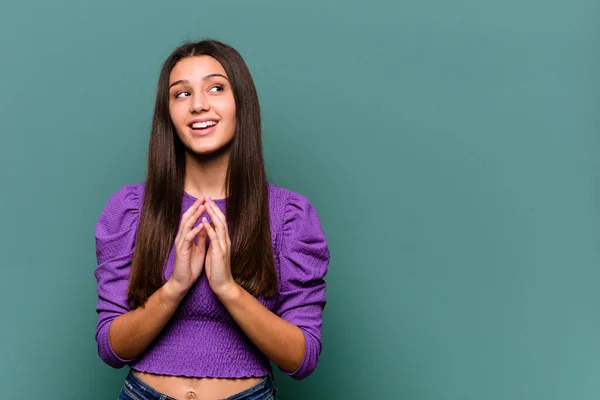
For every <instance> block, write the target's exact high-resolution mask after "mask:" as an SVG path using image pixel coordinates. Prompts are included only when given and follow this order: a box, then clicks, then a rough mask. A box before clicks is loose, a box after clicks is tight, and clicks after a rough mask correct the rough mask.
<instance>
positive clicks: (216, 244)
mask: <svg viewBox="0 0 600 400" xmlns="http://www.w3.org/2000/svg"><path fill="white" fill-rule="evenodd" d="M202 224H203V225H204V228H205V229H206V233H208V237H209V238H210V247H213V248H216V249H218V250H219V251H221V249H222V248H221V242H220V241H219V236H218V235H217V232H215V230H214V229H213V227H212V226H210V224H209V223H208V221H207V220H206V217H204V218H202Z"/></svg>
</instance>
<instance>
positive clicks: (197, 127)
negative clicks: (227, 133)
mask: <svg viewBox="0 0 600 400" xmlns="http://www.w3.org/2000/svg"><path fill="white" fill-rule="evenodd" d="M218 123H219V121H216V120H209V121H202V122H194V123H193V124H189V125H188V126H189V127H190V128H192V130H194V131H197V132H202V131H204V130H208V129H210V128H212V127H214V126H216V125H217V124H218Z"/></svg>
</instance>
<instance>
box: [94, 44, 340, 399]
mask: <svg viewBox="0 0 600 400" xmlns="http://www.w3.org/2000/svg"><path fill="white" fill-rule="evenodd" d="M95 236H96V253H97V259H98V266H97V268H96V270H95V276H96V280H97V283H98V284H97V290H98V306H97V312H98V325H97V331H96V341H97V343H98V352H99V355H100V357H101V358H102V360H104V361H105V362H106V363H107V364H109V365H110V366H112V367H115V368H121V367H123V366H125V365H129V366H130V368H131V370H130V372H129V375H128V377H127V379H126V380H125V383H124V385H123V388H122V389H121V393H120V394H119V399H173V398H175V399H223V398H228V399H273V398H275V397H276V389H275V386H274V382H273V378H272V373H271V372H272V371H271V362H272V363H274V364H276V365H277V367H278V368H279V369H281V370H282V371H283V372H285V373H286V374H288V375H290V376H292V377H293V378H295V379H303V378H305V377H307V376H308V375H309V374H310V373H311V372H312V371H313V370H314V369H315V367H316V366H317V363H318V359H319V354H320V352H321V325H322V311H323V307H324V306H325V282H324V279H323V278H324V276H325V274H326V272H327V267H328V264H329V250H328V246H327V243H326V239H325V236H324V234H323V230H322V228H321V225H320V222H319V218H318V216H317V213H316V211H315V209H314V207H313V206H312V204H311V203H310V202H309V200H308V199H307V198H306V197H304V196H302V195H300V194H298V193H295V192H292V191H289V190H286V189H284V188H281V187H277V186H275V185H274V184H272V183H270V182H268V181H267V179H266V173H265V168H264V165H263V155H262V144H261V121H260V108H259V103H258V96H257V93H256V89H255V86H254V82H253V80H252V77H251V75H250V72H249V70H248V67H247V66H246V64H245V63H244V61H243V59H242V57H241V56H240V55H239V53H238V52H237V51H236V50H234V49H233V48H232V47H230V46H228V45H226V44H224V43H221V42H218V41H214V40H206V41H201V42H189V43H185V44H183V45H182V46H180V47H178V48H177V49H175V51H174V52H173V53H172V54H171V55H170V56H169V57H168V58H167V60H166V61H165V63H164V65H163V67H162V70H161V72H160V77H159V81H158V92H157V98H156V104H155V109H154V117H153V121H152V132H151V136H150V145H149V152H148V167H147V177H146V181H145V182H144V183H141V184H133V185H126V186H124V187H122V188H121V189H120V190H118V191H116V192H115V193H114V194H113V195H112V196H111V198H110V199H109V200H108V203H107V205H106V207H105V208H104V210H103V211H102V214H101V215H100V218H99V220H98V224H97V226H96V232H95Z"/></svg>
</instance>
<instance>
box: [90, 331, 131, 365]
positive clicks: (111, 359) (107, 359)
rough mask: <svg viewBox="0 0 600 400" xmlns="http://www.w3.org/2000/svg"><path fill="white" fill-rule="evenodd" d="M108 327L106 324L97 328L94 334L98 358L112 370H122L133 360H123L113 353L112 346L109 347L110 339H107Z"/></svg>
mask: <svg viewBox="0 0 600 400" xmlns="http://www.w3.org/2000/svg"><path fill="white" fill-rule="evenodd" d="M109 327H110V323H107V324H105V325H104V326H101V327H99V328H98V330H97V332H96V344H97V347H98V356H99V357H100V359H101V360H102V361H104V363H106V364H107V365H109V366H111V367H112V368H116V369H119V368H123V367H124V366H126V365H127V364H128V363H129V362H131V361H133V360H125V359H123V358H121V357H119V356H118V355H117V354H116V353H115V351H114V350H113V348H112V346H111V345H110V339H109V337H108V329H109Z"/></svg>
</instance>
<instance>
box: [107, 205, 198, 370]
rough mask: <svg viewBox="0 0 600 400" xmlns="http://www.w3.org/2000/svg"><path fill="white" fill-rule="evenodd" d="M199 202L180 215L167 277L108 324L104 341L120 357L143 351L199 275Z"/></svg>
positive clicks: (125, 358) (130, 356)
mask: <svg viewBox="0 0 600 400" xmlns="http://www.w3.org/2000/svg"><path fill="white" fill-rule="evenodd" d="M203 203H204V198H200V199H198V200H197V201H196V202H195V203H194V204H193V205H192V206H191V207H190V208H189V209H188V210H187V211H186V212H185V213H184V214H183V216H182V219H181V224H180V228H179V231H178V232H177V236H176V237H175V243H174V246H175V264H174V266H173V273H172V275H171V277H170V278H169V280H168V281H167V282H166V283H165V284H164V285H163V286H162V287H161V288H159V289H158V290H157V291H156V292H154V293H153V294H152V295H151V296H150V297H148V300H146V302H145V303H144V305H143V306H141V307H138V308H136V309H134V310H130V311H127V312H125V313H123V314H121V315H119V316H118V317H116V318H114V320H113V321H112V322H111V323H110V326H109V328H108V341H109V344H110V348H111V349H112V351H113V352H114V353H115V355H116V356H117V357H119V358H120V359H123V360H130V359H133V358H135V357H137V356H138V355H140V354H141V353H142V352H144V350H146V348H147V347H148V346H149V345H150V343H152V341H153V340H154V339H155V338H156V336H157V335H158V334H159V333H160V332H161V331H162V329H163V328H164V327H165V325H166V324H167V322H168V321H169V319H171V317H172V316H173V314H174V313H175V310H176V309H177V307H178V306H179V304H180V303H181V301H182V300H183V298H184V297H185V295H186V293H187V292H188V290H189V289H190V288H191V286H192V285H193V284H194V282H196V280H197V279H198V277H199V276H200V273H201V272H202V267H203V264H204V257H205V254H206V237H207V235H206V232H205V231H204V229H203V226H202V225H199V226H197V227H195V228H194V224H195V223H196V221H197V220H198V217H200V215H202V213H203V212H204V209H205V206H204V204H203ZM195 238H197V241H196V242H195V241H194V239H195Z"/></svg>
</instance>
